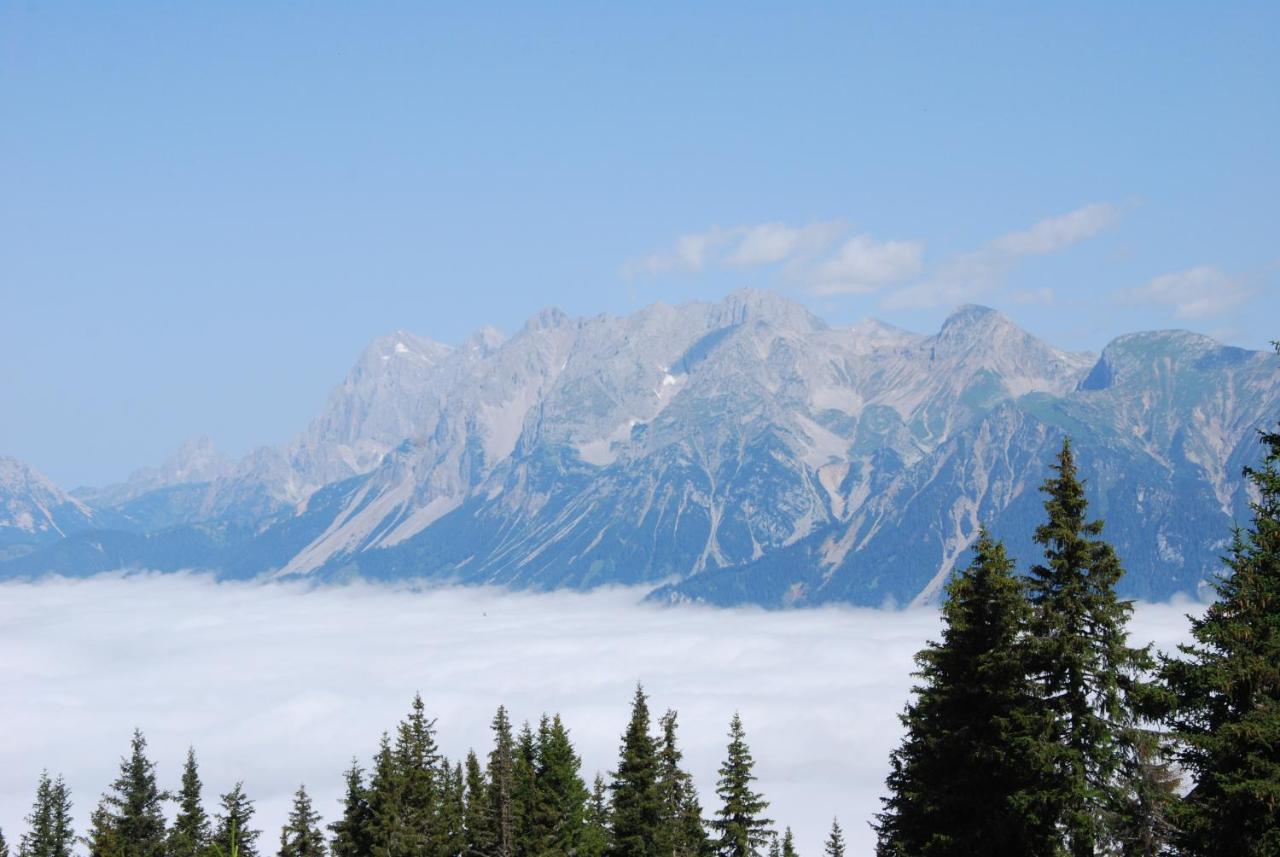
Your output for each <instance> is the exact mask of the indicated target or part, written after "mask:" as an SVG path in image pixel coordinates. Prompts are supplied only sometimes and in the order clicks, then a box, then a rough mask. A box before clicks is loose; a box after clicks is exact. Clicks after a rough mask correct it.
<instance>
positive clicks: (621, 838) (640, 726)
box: [608, 685, 662, 857]
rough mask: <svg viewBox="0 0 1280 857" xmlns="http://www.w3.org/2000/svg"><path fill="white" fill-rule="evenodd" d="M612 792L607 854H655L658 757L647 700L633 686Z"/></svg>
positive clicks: (659, 814)
mask: <svg viewBox="0 0 1280 857" xmlns="http://www.w3.org/2000/svg"><path fill="white" fill-rule="evenodd" d="M609 790H610V792H611V793H612V795H613V809H612V818H613V825H612V830H611V833H612V837H611V839H612V841H611V842H610V847H609V851H608V854H609V857H657V854H658V841H657V834H658V829H659V827H660V824H661V820H662V803H661V801H660V800H659V797H658V760H657V754H656V750H655V747H654V743H653V737H652V736H651V735H650V734H649V703H648V698H647V697H646V696H645V693H644V688H643V687H641V686H640V685H636V692H635V697H634V698H633V699H632V703H631V719H630V721H629V722H628V723H627V730H626V732H625V733H623V736H622V747H621V749H620V750H619V753H618V769H617V770H616V771H615V772H614V774H613V782H612V783H610V785H609Z"/></svg>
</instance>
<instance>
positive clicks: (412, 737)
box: [381, 694, 441, 857]
mask: <svg viewBox="0 0 1280 857" xmlns="http://www.w3.org/2000/svg"><path fill="white" fill-rule="evenodd" d="M439 765H440V752H439V748H438V747H437V746H436V740H435V721H434V720H431V719H428V718H427V715H426V707H425V706H424V705H423V702H422V696H421V695H420V694H414V697H413V702H412V704H411V706H410V710H409V714H408V715H407V716H406V717H405V719H404V720H402V721H401V722H400V725H399V727H398V728H397V730H396V743H395V752H394V764H393V771H392V774H391V778H392V779H393V780H394V785H393V787H392V789H391V790H392V792H393V793H394V798H393V799H392V800H391V801H390V802H389V804H388V803H384V804H382V805H381V806H382V808H383V810H384V811H389V812H392V813H394V815H395V818H396V823H395V825H394V827H395V830H396V835H395V837H394V838H393V840H391V841H389V842H388V843H387V844H388V847H390V848H391V849H392V850H391V851H389V852H388V854H389V857H420V855H422V854H425V853H427V851H428V850H430V849H431V848H432V846H433V845H435V844H437V843H436V842H435V836H434V826H435V820H436V814H437V812H438V807H437V800H438V798H439V790H440V785H441V784H440V783H438V782H437V779H438V778H440V771H439V770H438V769H439ZM383 821H384V825H386V826H391V825H390V824H389V822H388V821H387V820H386V819H384V820H383Z"/></svg>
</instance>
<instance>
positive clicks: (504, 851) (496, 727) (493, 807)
mask: <svg viewBox="0 0 1280 857" xmlns="http://www.w3.org/2000/svg"><path fill="white" fill-rule="evenodd" d="M492 729H493V749H492V750H491V751H490V752H489V820H490V821H489V823H490V824H491V825H492V835H493V850H492V852H491V854H492V857H515V848H516V817H515V797H514V792H515V766H516V758H515V741H514V739H513V738H512V737H511V720H510V719H509V718H508V717H507V709H506V708H505V707H503V706H501V705H500V706H498V711H497V713H496V714H495V715H494V716H493V723H492Z"/></svg>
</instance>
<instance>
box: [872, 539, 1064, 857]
mask: <svg viewBox="0 0 1280 857" xmlns="http://www.w3.org/2000/svg"><path fill="white" fill-rule="evenodd" d="M1030 609H1031V608H1030V605H1029V604H1028V602H1027V597H1026V591H1025V584H1024V582H1023V581H1022V579H1020V578H1018V577H1015V576H1014V573H1013V563H1012V562H1011V561H1010V560H1009V559H1008V557H1006V556H1005V552H1004V546H1003V545H1002V544H1000V543H999V542H996V541H994V540H992V538H991V536H990V534H988V533H987V531H986V530H985V529H984V530H982V531H981V533H980V534H979V537H978V541H977V543H976V544H975V545H974V557H973V561H972V562H971V563H970V564H969V566H968V567H967V568H965V569H964V570H963V571H961V572H960V573H959V574H958V575H956V576H955V577H953V578H952V580H951V581H950V583H949V584H948V585H947V599H946V602H945V603H944V604H943V607H942V618H943V628H942V640H941V642H938V643H930V644H928V646H926V648H925V649H924V650H922V651H921V652H920V653H919V654H917V655H916V664H917V665H918V667H919V669H918V671H917V672H916V676H917V677H918V678H919V679H920V680H921V684H920V685H918V686H917V687H915V689H914V692H915V696H916V698H915V700H914V701H913V702H912V703H911V704H910V705H908V706H907V710H906V712H905V713H904V714H903V715H901V720H902V723H903V725H904V726H905V727H906V735H905V736H904V738H903V742H902V744H901V746H899V747H898V748H897V749H896V750H894V751H893V753H892V755H891V756H890V759H889V763H890V773H889V777H888V780H887V785H888V788H889V796H888V797H886V798H884V800H883V803H884V812H882V813H880V814H879V816H877V823H876V829H877V833H878V840H879V853H880V854H882V855H905V857H916V855H921V857H923V855H931V857H933V855H937V857H942V855H947V857H952V855H954V857H961V855H969V854H987V855H992V857H1004V855H1007V857H1036V855H1052V854H1055V853H1056V852H1057V847H1058V846H1057V843H1058V834H1057V828H1056V822H1057V813H1056V804H1055V803H1054V802H1053V800H1052V799H1051V798H1050V797H1049V796H1047V795H1046V794H1045V789H1046V787H1047V786H1051V785H1052V784H1053V782H1054V778H1053V770H1052V768H1051V767H1049V765H1048V762H1049V761H1051V760H1052V759H1053V758H1054V757H1055V754H1054V751H1053V748H1052V746H1046V745H1047V744H1051V741H1052V739H1053V734H1054V733H1053V720H1052V717H1051V716H1050V715H1048V714H1047V713H1046V712H1045V711H1044V708H1043V704H1042V703H1041V701H1040V700H1039V699H1038V697H1037V694H1036V687H1035V685H1034V684H1033V682H1032V679H1031V677H1030V671H1031V668H1032V667H1031V662H1030V655H1029V649H1028V645H1027V643H1026V639H1025V627H1026V624H1027V622H1028V621H1029V617H1030Z"/></svg>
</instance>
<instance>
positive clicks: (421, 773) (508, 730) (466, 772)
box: [0, 687, 845, 857]
mask: <svg viewBox="0 0 1280 857" xmlns="http://www.w3.org/2000/svg"><path fill="white" fill-rule="evenodd" d="M651 726H652V724H651V717H650V712H649V703H648V697H647V696H646V694H645V692H644V689H643V688H642V687H637V688H636V692H635V697H634V700H633V702H632V708H631V718H630V721H629V722H628V724H627V728H626V732H625V733H624V734H623V736H622V746H621V750H620V753H619V758H618V763H617V770H616V771H615V772H613V773H612V775H611V778H610V780H609V782H608V783H606V782H605V779H604V778H603V777H602V776H600V775H599V774H597V775H596V776H595V780H594V782H593V783H592V785H591V786H590V787H588V786H587V784H586V782H585V781H584V780H583V778H582V776H581V773H580V769H581V759H580V757H579V756H578V754H577V752H576V751H575V750H574V747H573V744H572V742H571V741H570V738H569V730H568V729H567V728H566V727H565V725H564V723H563V722H562V721H561V719H560V717H559V715H556V716H554V717H548V716H546V715H544V716H543V717H542V718H541V720H540V721H539V723H538V725H537V727H536V728H533V727H531V726H530V725H529V724H528V723H525V724H524V726H523V728H521V729H520V730H519V731H516V730H515V729H514V728H513V725H512V723H511V720H510V717H509V715H508V713H507V710H506V708H505V707H500V708H499V709H498V711H497V714H496V715H495V716H494V718H493V722H492V731H493V747H492V749H491V750H490V751H489V754H488V757H487V759H486V760H485V761H484V763H483V764H482V763H481V760H480V759H479V758H478V757H477V756H476V754H475V753H474V752H470V753H468V754H467V757H466V760H465V761H463V762H451V761H450V760H448V759H447V758H445V757H444V756H443V755H442V754H441V753H440V750H439V748H438V746H437V744H436V738H435V735H436V730H435V721H434V720H433V719H431V718H429V717H428V716H427V714H426V709H425V706H424V704H423V701H422V697H421V696H415V697H414V699H413V703H412V706H411V708H410V711H409V713H408V714H407V715H406V717H405V718H404V719H403V720H402V721H401V722H400V723H399V724H398V725H397V727H396V730H395V733H394V735H392V734H389V733H384V734H383V736H382V740H381V742H380V744H379V747H378V751H377V753H376V754H375V756H374V758H373V761H372V764H371V765H370V768H369V770H368V771H366V770H364V769H363V768H362V767H361V766H360V764H359V763H358V762H357V761H354V760H353V762H352V764H351V767H350V768H349V769H348V770H347V771H346V775H345V776H346V789H345V795H344V797H343V799H342V807H341V815H340V817H339V818H338V819H337V820H336V821H334V822H333V823H331V824H329V825H328V826H327V828H326V827H325V826H324V825H323V824H322V822H321V818H320V814H319V813H318V812H316V810H315V809H314V807H313V806H312V802H311V798H310V796H309V795H308V794H307V790H306V787H305V786H299V788H298V790H297V792H296V794H295V795H294V800H293V808H292V811H291V812H290V814H289V818H288V821H287V822H286V823H285V824H284V826H283V828H282V829H281V831H280V841H279V847H278V850H277V851H276V852H275V854H276V857H664V855H665V857H720V855H723V857H753V855H761V854H765V853H767V854H768V855H769V857H796V850H795V845H794V841H793V838H792V835H791V829H790V828H786V829H784V830H783V831H782V833H781V835H779V834H778V833H777V832H776V831H774V829H773V822H772V821H771V820H770V819H768V818H766V817H765V815H764V813H765V811H766V809H767V808H768V802H767V801H766V800H765V799H764V797H763V796H762V795H761V794H759V793H758V792H757V791H756V790H755V786H754V783H755V781H756V776H755V774H754V772H753V769H754V766H755V761H754V759H753V758H752V755H751V750H750V748H749V747H748V745H747V742H746V735H745V733H744V731H743V726H742V720H741V718H740V717H738V715H736V714H735V715H734V717H733V719H732V721H731V722H730V724H729V744H728V748H727V751H726V755H725V759H724V763H723V765H722V766H721V767H720V778H719V781H718V786H717V789H716V793H717V795H718V797H719V799H720V802H721V806H720V809H719V810H718V811H717V812H716V813H715V815H714V816H713V817H711V818H710V819H705V818H704V816H703V811H702V806H701V804H700V802H699V799H698V793H697V790H696V788H695V787H694V783H693V778H692V776H691V775H690V774H689V773H688V771H686V770H685V769H684V767H683V766H682V759H683V754H682V753H681V751H680V748H679V744H678V743H677V740H676V712H674V711H667V712H666V714H664V715H663V716H662V717H661V718H659V720H658V726H657V730H656V734H655V733H654V730H653V729H652V728H651ZM166 801H173V802H176V804H177V808H176V813H175V815H174V817H173V821H172V823H171V824H170V823H167V822H166V814H165V812H164V809H165V806H164V805H165V802H166ZM218 807H219V811H218V812H216V813H215V814H214V815H212V816H210V815H209V813H208V812H207V811H206V809H205V806H204V800H203V793H202V787H201V781H200V773H199V769H198V767H197V765H196V757H195V752H194V750H189V751H188V753H187V760H186V764H185V766H184V768H183V771H182V781H181V786H180V787H179V789H178V790H177V791H176V792H175V793H169V792H165V791H162V790H161V789H160V787H159V785H158V782H157V777H156V771H155V763H154V762H152V761H151V760H150V759H149V758H148V757H147V743H146V739H145V738H144V737H143V735H142V733H141V732H137V731H135V732H134V735H133V740H132V744H131V749H130V752H129V754H128V755H126V756H125V757H124V758H123V759H122V760H121V763H120V774H119V776H118V777H117V778H116V779H115V781H114V782H112V784H111V786H110V788H109V789H108V790H107V792H106V794H104V795H103V796H102V799H101V801H100V802H99V804H98V806H97V808H96V809H94V811H93V812H92V814H91V815H90V819H89V830H88V831H87V832H86V833H85V834H84V835H83V836H81V837H77V836H76V834H75V831H74V830H73V825H72V817H71V797H70V793H69V790H68V788H67V786H66V784H65V782H64V781H63V780H62V779H61V778H60V777H59V778H56V779H54V778H51V777H50V776H49V775H48V774H47V773H45V774H42V775H41V777H40V781H39V784H38V785H37V788H36V798H35V803H34V805H33V807H32V809H31V813H30V814H29V815H28V816H27V826H28V829H27V832H26V833H24V834H23V836H22V838H21V840H20V842H19V844H18V846H17V857H71V856H72V854H73V853H74V851H75V847H76V845H77V843H80V844H83V846H84V848H85V850H87V852H88V854H89V855H90V857H267V854H264V849H263V847H262V845H261V844H260V843H259V841H258V840H259V837H260V835H261V831H259V830H257V829H255V828H254V827H253V815H254V804H253V801H252V800H251V799H250V798H249V796H248V795H247V794H246V793H245V791H244V787H243V784H241V783H237V784H236V785H235V787H234V788H232V789H231V791H229V792H227V793H225V794H222V795H220V796H219V798H218ZM844 850H845V847H844V836H843V832H842V831H841V829H840V824H839V822H838V820H833V822H832V826H831V831H830V833H829V835H828V838H827V842H826V847H825V851H826V854H827V857H844ZM268 854H269V852H268ZM0 857H9V849H8V845H7V844H6V843H5V841H4V837H3V834H2V833H0Z"/></svg>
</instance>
